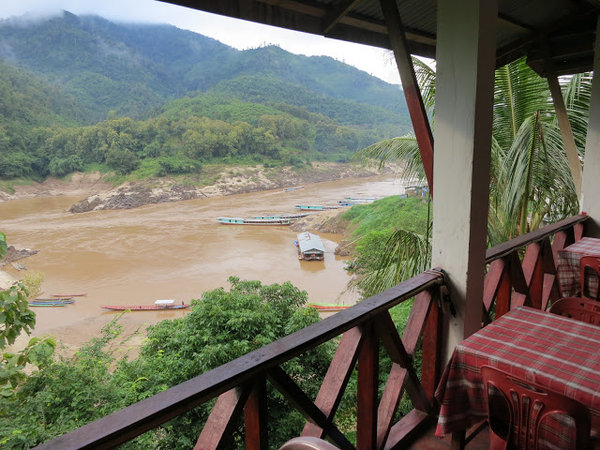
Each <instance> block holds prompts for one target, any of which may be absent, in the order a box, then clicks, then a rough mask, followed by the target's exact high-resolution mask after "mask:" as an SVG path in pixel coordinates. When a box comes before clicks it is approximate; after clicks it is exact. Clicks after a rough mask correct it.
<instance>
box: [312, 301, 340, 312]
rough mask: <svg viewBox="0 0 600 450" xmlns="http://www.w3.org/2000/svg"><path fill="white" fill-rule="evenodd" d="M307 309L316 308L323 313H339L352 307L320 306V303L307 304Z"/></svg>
mask: <svg viewBox="0 0 600 450" xmlns="http://www.w3.org/2000/svg"><path fill="white" fill-rule="evenodd" d="M306 307H308V308H314V309H316V310H318V311H320V312H321V311H322V312H338V311H342V310H343V309H346V308H349V307H350V305H332V304H318V303H307V304H306Z"/></svg>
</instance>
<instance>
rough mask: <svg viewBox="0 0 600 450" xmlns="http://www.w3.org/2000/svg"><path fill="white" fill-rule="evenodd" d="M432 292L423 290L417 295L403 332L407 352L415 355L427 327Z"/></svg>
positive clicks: (403, 341)
mask: <svg viewBox="0 0 600 450" xmlns="http://www.w3.org/2000/svg"><path fill="white" fill-rule="evenodd" d="M431 300H432V298H431V294H430V293H429V292H428V291H423V292H421V293H419V294H418V295H417V296H416V297H415V301H414V303H413V307H412V308H411V310H410V315H409V316H408V321H407V322H406V326H405V327H404V332H403V334H402V343H403V344H404V348H405V349H406V353H408V354H409V355H411V356H412V355H414V353H415V348H416V347H417V343H418V342H419V339H420V337H421V335H422V334H423V328H424V327H425V319H427V314H428V313H429V309H430V308H431Z"/></svg>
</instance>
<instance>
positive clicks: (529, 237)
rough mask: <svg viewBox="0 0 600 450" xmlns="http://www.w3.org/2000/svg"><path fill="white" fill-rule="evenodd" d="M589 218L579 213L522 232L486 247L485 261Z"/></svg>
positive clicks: (569, 228)
mask: <svg viewBox="0 0 600 450" xmlns="http://www.w3.org/2000/svg"><path fill="white" fill-rule="evenodd" d="M587 220H589V217H588V216H586V215H585V214H579V215H576V216H573V217H568V218H566V219H564V220H561V221H560V222H556V223H553V224H550V225H548V226H545V227H543V228H540V229H539V230H536V231H532V232H531V233H527V234H523V235H521V236H519V237H516V238H514V239H511V240H510V241H507V242H503V243H502V244H499V245H495V246H494V247H492V248H488V249H487V251H486V252H485V261H486V262H487V263H491V262H492V261H494V260H496V259H498V258H502V257H504V256H506V255H508V254H509V253H512V252H514V251H515V250H516V249H519V248H521V247H525V246H526V245H528V244H531V243H532V242H537V241H541V240H542V239H544V238H545V237H547V236H552V235H554V234H556V233H558V232H559V231H563V230H569V231H570V230H571V229H572V228H573V226H574V225H575V224H578V223H583V222H585V221H587Z"/></svg>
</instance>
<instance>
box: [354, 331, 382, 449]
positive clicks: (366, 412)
mask: <svg viewBox="0 0 600 450" xmlns="http://www.w3.org/2000/svg"><path fill="white" fill-rule="evenodd" d="M373 327H374V323H373V321H370V322H368V323H366V324H365V325H363V327H362V330H363V344H362V345H361V349H360V352H359V354H358V381H357V388H356V389H357V393H356V395H357V404H356V445H357V447H358V448H360V449H368V448H376V446H377V403H378V395H377V394H378V386H379V339H378V338H377V334H376V332H375V330H374V328H373Z"/></svg>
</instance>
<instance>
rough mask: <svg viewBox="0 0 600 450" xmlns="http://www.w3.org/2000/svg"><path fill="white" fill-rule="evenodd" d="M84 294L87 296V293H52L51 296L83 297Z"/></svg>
mask: <svg viewBox="0 0 600 450" xmlns="http://www.w3.org/2000/svg"><path fill="white" fill-rule="evenodd" d="M85 296H87V294H52V297H60V298H64V297H69V298H72V297H85Z"/></svg>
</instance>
